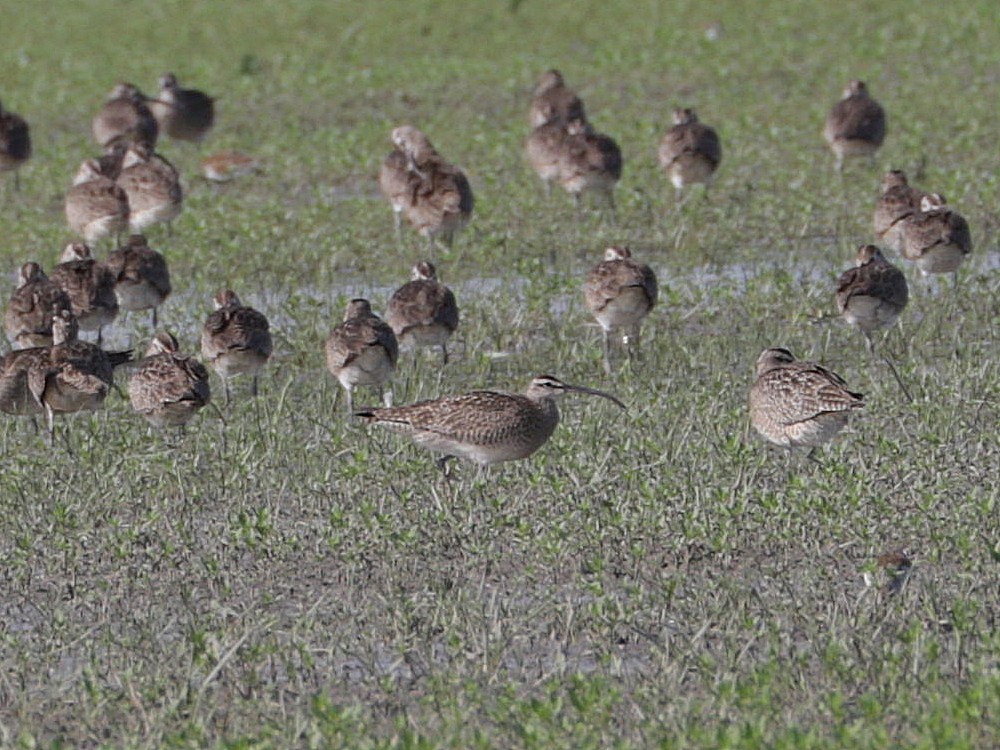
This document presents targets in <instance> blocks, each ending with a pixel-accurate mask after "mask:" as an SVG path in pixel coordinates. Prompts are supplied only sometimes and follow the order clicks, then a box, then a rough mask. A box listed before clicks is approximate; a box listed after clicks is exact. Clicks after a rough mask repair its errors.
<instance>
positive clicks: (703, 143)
mask: <svg viewBox="0 0 1000 750" xmlns="http://www.w3.org/2000/svg"><path fill="white" fill-rule="evenodd" d="M673 118H674V125H673V127H672V128H670V129H669V130H668V131H667V132H666V133H665V134H664V136H663V139H662V140H661V141H660V148H659V150H658V151H657V157H658V159H659V162H660V167H661V168H662V169H663V171H664V172H666V173H667V176H668V177H669V178H670V182H671V183H672V184H673V186H674V190H675V191H676V195H677V199H678V200H679V199H680V197H681V193H682V192H683V190H684V188H685V187H686V186H688V185H693V184H695V183H699V182H700V183H702V184H704V185H705V186H710V185H711V184H712V177H713V176H714V175H715V170H716V169H718V167H719V162H720V161H721V160H722V146H721V145H720V143H719V136H718V135H717V134H716V132H715V131H714V130H713V129H712V128H710V127H709V126H708V125H705V124H704V123H702V122H699V121H698V116H697V115H696V114H695V112H694V110H693V109H688V108H680V107H678V108H677V109H675V110H674V113H673Z"/></svg>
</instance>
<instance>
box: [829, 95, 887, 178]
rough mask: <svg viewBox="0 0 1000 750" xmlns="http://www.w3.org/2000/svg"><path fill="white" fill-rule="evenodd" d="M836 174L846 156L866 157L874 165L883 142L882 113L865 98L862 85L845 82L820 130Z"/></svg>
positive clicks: (883, 115)
mask: <svg viewBox="0 0 1000 750" xmlns="http://www.w3.org/2000/svg"><path fill="white" fill-rule="evenodd" d="M823 137H824V138H825V139H826V142H827V144H828V145H829V146H830V150H831V151H833V156H834V158H835V159H836V167H837V171H838V172H839V171H840V170H841V169H842V168H843V166H844V159H845V158H846V157H848V156H852V157H853V156H866V157H868V158H869V159H871V161H872V162H874V161H875V152H876V151H878V149H879V146H881V145H882V141H884V140H885V111H884V110H883V109H882V106H881V105H880V104H879V103H878V102H877V101H875V100H874V99H872V97H871V96H869V94H868V87H867V86H866V85H865V82H864V81H859V80H857V79H854V80H851V81H848V83H847V87H846V88H845V89H844V96H843V98H842V99H841V100H840V101H839V102H837V103H836V104H834V105H833V109H831V110H830V114H828V115H827V117H826V125H825V127H824V128H823Z"/></svg>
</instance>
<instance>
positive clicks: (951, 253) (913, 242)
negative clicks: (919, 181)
mask: <svg viewBox="0 0 1000 750" xmlns="http://www.w3.org/2000/svg"><path fill="white" fill-rule="evenodd" d="M901 234H902V255H903V257H904V258H906V259H907V260H910V261H913V262H914V263H916V264H917V268H919V269H920V272H921V273H922V274H923V275H924V276H927V275H928V274H932V273H950V274H952V275H953V276H954V277H955V279H956V281H957V279H958V268H959V266H961V265H962V261H964V260H965V256H966V255H968V254H969V253H971V252H972V234H971V233H970V232H969V224H968V222H967V221H966V220H965V218H964V217H963V216H962V215H961V214H960V213H958V212H957V211H952V210H951V208H949V207H948V206H947V205H946V202H945V199H944V196H942V195H941V194H940V193H929V194H928V195H925V196H924V197H923V198H922V199H921V201H920V211H918V212H917V213H915V214H913V215H912V216H910V217H908V218H907V219H906V220H905V221H904V222H903V227H902V230H901Z"/></svg>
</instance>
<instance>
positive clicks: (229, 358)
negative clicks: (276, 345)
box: [201, 289, 272, 406]
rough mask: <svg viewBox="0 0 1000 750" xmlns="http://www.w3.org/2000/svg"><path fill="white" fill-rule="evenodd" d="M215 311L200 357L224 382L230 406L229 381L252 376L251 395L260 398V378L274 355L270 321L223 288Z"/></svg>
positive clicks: (204, 333) (203, 336)
mask: <svg viewBox="0 0 1000 750" xmlns="http://www.w3.org/2000/svg"><path fill="white" fill-rule="evenodd" d="M213 302H214V304H215V312H213V313H211V314H210V315H209V316H208V318H207V319H206V320H205V325H204V327H203V328H202V331H201V355H202V356H203V357H204V358H205V361H206V362H208V363H209V364H210V365H211V366H212V369H214V370H215V371H216V373H218V375H219V377H220V378H221V379H222V388H223V391H224V392H225V394H226V406H228V405H229V379H230V378H231V377H233V376H234V375H240V374H243V373H249V374H250V375H251V376H252V377H253V381H252V385H251V387H250V392H251V393H252V394H253V395H254V396H256V395H257V378H258V376H259V375H260V371H261V369H263V367H264V365H265V364H267V360H268V359H269V358H270V356H271V349H272V343H271V330H270V326H269V325H268V322H267V318H265V317H264V315H263V314H261V313H259V312H257V311H256V310H254V309H253V308H252V307H247V306H245V305H243V304H242V303H241V302H240V298H239V297H237V296H236V292H234V291H232V290H231V289H224V290H222V291H221V292H219V293H218V294H216V295H215V298H214V300H213Z"/></svg>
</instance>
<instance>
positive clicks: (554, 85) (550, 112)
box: [528, 69, 587, 128]
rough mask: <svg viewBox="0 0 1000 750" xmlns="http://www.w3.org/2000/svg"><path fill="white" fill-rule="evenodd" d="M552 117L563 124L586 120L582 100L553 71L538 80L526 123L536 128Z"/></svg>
mask: <svg viewBox="0 0 1000 750" xmlns="http://www.w3.org/2000/svg"><path fill="white" fill-rule="evenodd" d="M553 117H556V118H558V119H559V120H560V121H562V122H563V123H566V122H569V121H570V120H586V119H587V113H586V110H585V108H584V106H583V100H582V99H581V98H580V97H579V96H577V95H576V92H575V91H573V89H571V88H570V87H569V86H567V85H566V82H565V81H564V80H563V76H562V73H560V72H559V71H558V70H554V69H553V70H547V71H545V72H544V73H542V75H541V77H540V78H539V79H538V85H537V86H535V91H534V93H533V94H532V98H531V108H530V109H529V111H528V122H529V123H531V127H532V128H537V127H540V126H542V125H544V124H545V123H547V122H550V121H551V120H552V119H553Z"/></svg>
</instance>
